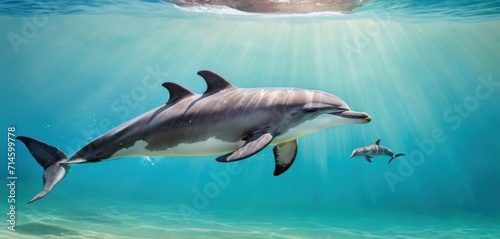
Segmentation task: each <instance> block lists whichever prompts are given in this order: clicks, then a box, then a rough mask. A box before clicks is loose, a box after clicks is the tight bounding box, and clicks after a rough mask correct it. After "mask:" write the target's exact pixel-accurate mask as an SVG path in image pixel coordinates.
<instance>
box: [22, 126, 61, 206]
mask: <svg viewBox="0 0 500 239" xmlns="http://www.w3.org/2000/svg"><path fill="white" fill-rule="evenodd" d="M17 139H19V140H20V141H21V142H23V143H24V144H25V145H26V147H27V148H28V150H29V151H30V153H31V155H32V156H33V157H34V158H35V159H36V161H37V162H38V164H40V166H42V167H43V169H44V172H43V189H42V191H41V192H40V193H38V194H37V195H36V196H35V197H33V198H32V199H31V200H30V201H29V202H28V203H32V202H34V201H36V200H38V199H40V198H43V197H45V196H46V195H47V194H48V193H49V192H50V191H51V190H52V188H54V186H56V184H57V183H59V182H60V181H61V180H62V179H63V178H64V176H66V173H68V171H69V165H68V164H65V163H62V162H64V161H66V160H67V159H68V157H67V156H66V155H65V154H64V153H63V152H62V151H61V150H59V149H57V148H56V147H53V146H50V145H48V144H46V143H44V142H41V141H38V140H36V139H32V138H28V137H24V136H19V137H17Z"/></svg>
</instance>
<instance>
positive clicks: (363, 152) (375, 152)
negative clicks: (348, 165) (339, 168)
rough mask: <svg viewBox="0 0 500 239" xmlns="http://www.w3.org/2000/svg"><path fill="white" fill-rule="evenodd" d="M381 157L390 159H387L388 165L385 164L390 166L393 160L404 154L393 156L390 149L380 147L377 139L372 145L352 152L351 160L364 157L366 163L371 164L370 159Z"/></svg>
mask: <svg viewBox="0 0 500 239" xmlns="http://www.w3.org/2000/svg"><path fill="white" fill-rule="evenodd" d="M381 155H387V156H390V157H391V158H390V159H389V163H387V164H390V163H391V161H392V160H393V159H395V158H397V157H399V156H405V154H394V153H393V152H392V151H391V150H390V149H388V148H386V147H384V146H381V145H380V139H377V141H375V143H373V144H372V145H368V146H364V147H359V148H357V149H355V150H354V151H352V155H351V158H352V157H357V156H359V157H365V159H366V161H368V162H370V163H371V162H372V160H371V158H374V157H377V156H381Z"/></svg>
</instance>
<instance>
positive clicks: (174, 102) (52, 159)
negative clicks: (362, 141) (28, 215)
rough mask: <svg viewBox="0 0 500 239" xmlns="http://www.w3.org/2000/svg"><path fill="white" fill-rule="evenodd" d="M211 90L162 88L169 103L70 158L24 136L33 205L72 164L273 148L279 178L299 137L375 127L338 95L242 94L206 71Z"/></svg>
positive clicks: (230, 157) (227, 157) (235, 156)
mask: <svg viewBox="0 0 500 239" xmlns="http://www.w3.org/2000/svg"><path fill="white" fill-rule="evenodd" d="M198 75H200V76H201V77H203V79H205V81H206V84H207V90H206V91H205V93H203V94H201V95H200V94H195V93H193V92H191V91H189V90H187V89H186V88H184V87H182V86H180V85H177V84H175V83H172V82H166V83H163V86H164V87H165V88H166V89H167V90H168V91H169V94H170V98H169V100H168V102H167V103H166V104H164V105H162V106H160V107H158V108H156V109H153V110H151V111H149V112H146V113H144V114H142V115H140V116H138V117H136V118H134V119H132V120H130V121H128V122H125V123H123V124H122V125H120V126H118V127H116V128H114V129H112V130H110V131H109V132H107V133H105V134H103V135H101V136H99V137H98V138H96V139H94V140H93V141H92V142H90V143H89V144H87V145H86V146H84V147H83V148H82V149H80V150H78V151H77V152H76V153H75V154H73V155H72V156H71V157H67V156H66V155H65V154H64V153H63V152H62V151H60V150H59V149H57V148H55V147H53V146H50V145H48V144H45V143H43V142H41V141H38V140H36V139H32V138H28V137H24V136H20V137H18V139H19V140H20V141H22V142H23V143H24V144H25V145H26V147H27V148H28V150H29V151H30V153H31V155H32V156H33V157H34V158H35V159H36V161H37V162H38V163H39V164H40V165H41V166H42V167H43V168H44V170H45V171H44V174H43V181H44V185H43V190H42V191H41V192H40V193H38V194H37V195H36V196H35V197H34V198H33V199H31V200H30V201H29V203H31V202H33V201H35V200H38V199H40V198H42V197H44V196H46V195H47V194H48V193H49V192H50V191H51V190H52V189H53V188H54V186H55V185H56V184H57V183H59V182H60V181H61V180H62V179H63V178H64V176H65V175H66V174H67V172H68V170H69V168H70V165H72V164H80V163H95V162H100V161H105V160H110V159H116V158H124V157H134V156H197V155H220V154H223V155H222V156H219V157H218V158H217V161H219V162H233V161H237V160H241V159H245V158H248V157H250V156H252V155H254V154H256V153H258V152H259V151H261V150H262V149H263V148H265V147H266V146H268V145H274V150H273V152H274V157H275V164H276V165H275V170H274V175H275V176H278V175H280V174H282V173H283V172H285V171H286V170H287V169H288V168H289V167H290V166H291V165H292V163H293V161H294V160H295V156H296V154H297V138H299V137H301V136H304V135H308V134H311V133H314V132H317V131H320V130H323V129H326V128H329V127H333V126H338V125H344V124H363V123H368V122H370V120H371V118H370V116H369V115H368V114H366V113H360V112H354V111H351V110H350V109H349V107H348V106H347V104H346V103H345V102H344V101H342V100H341V99H340V98H339V97H337V96H334V95H331V94H328V93H325V92H321V91H313V90H305V89H294V88H248V89H244V88H237V87H235V86H233V85H232V84H231V83H229V82H228V81H226V80H225V79H224V78H222V77H221V76H219V75H217V74H216V73H213V72H210V71H200V72H198Z"/></svg>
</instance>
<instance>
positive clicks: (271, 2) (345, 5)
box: [167, 0, 369, 14]
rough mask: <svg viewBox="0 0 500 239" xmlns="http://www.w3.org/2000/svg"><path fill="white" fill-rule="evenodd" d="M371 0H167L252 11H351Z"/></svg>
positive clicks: (191, 5)
mask: <svg viewBox="0 0 500 239" xmlns="http://www.w3.org/2000/svg"><path fill="white" fill-rule="evenodd" d="M368 1H369V0H167V2H171V3H173V4H175V5H177V6H180V7H196V6H225V7H229V8H233V9H236V10H239V11H242V12H250V13H285V14H294V13H299V14H304V13H314V12H341V13H351V12H352V11H354V10H355V9H356V8H358V7H361V6H363V5H364V4H366V3H367V2H368Z"/></svg>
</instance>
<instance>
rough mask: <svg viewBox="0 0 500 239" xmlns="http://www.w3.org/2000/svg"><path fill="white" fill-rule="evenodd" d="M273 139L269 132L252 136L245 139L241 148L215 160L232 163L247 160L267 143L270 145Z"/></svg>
mask: <svg viewBox="0 0 500 239" xmlns="http://www.w3.org/2000/svg"><path fill="white" fill-rule="evenodd" d="M273 138H274V136H273V135H272V134H271V133H269V132H264V133H262V134H256V135H252V136H250V137H248V138H247V140H246V142H245V144H244V145H243V146H241V148H239V149H237V150H236V151H234V152H231V153H228V154H226V155H223V156H220V157H218V158H217V159H216V160H217V161H219V162H232V161H237V160H242V159H245V158H248V157H250V156H252V155H254V154H256V153H258V152H259V151H261V150H262V149H263V148H265V147H266V146H267V145H268V144H269V143H271V141H272V140H273Z"/></svg>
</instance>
